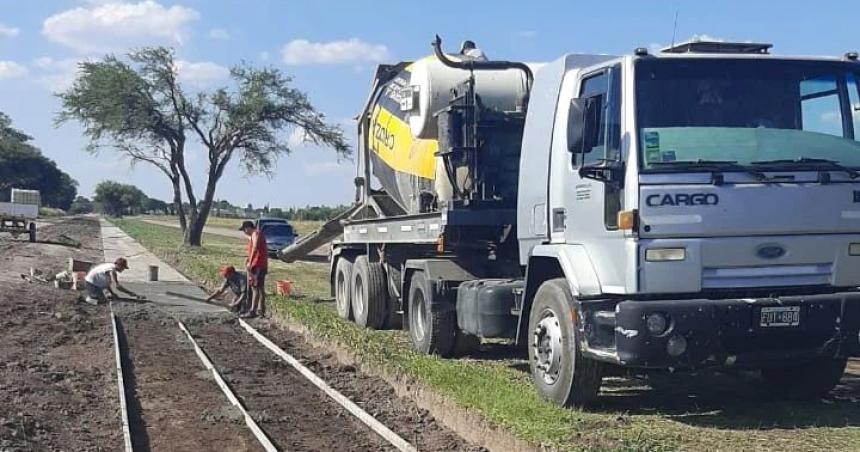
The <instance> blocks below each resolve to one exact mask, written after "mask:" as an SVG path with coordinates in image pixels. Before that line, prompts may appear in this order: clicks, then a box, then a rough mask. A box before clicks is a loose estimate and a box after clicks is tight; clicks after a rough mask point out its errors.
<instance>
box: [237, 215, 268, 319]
mask: <svg viewBox="0 0 860 452" xmlns="http://www.w3.org/2000/svg"><path fill="white" fill-rule="evenodd" d="M239 230H241V231H242V232H244V233H245V235H247V236H248V258H247V259H246V260H245V267H246V268H247V269H248V288H249V289H250V302H251V303H250V304H251V306H250V308H248V312H246V313H244V314H242V315H241V316H242V317H256V316H265V315H266V273H268V272H269V250H268V248H267V246H266V236H265V235H264V234H263V232H262V231H260V230H259V229H257V227H256V226H254V222H252V221H244V222H242V227H241V228H239Z"/></svg>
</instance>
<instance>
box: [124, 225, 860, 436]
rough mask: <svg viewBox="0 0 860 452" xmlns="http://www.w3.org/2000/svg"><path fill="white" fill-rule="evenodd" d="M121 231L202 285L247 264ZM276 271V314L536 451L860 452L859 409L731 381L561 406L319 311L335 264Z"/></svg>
mask: <svg viewBox="0 0 860 452" xmlns="http://www.w3.org/2000/svg"><path fill="white" fill-rule="evenodd" d="M116 224H117V225H118V226H119V227H121V228H122V229H124V230H125V231H126V232H128V233H129V234H130V235H131V236H133V237H134V238H136V239H137V240H139V241H140V242H141V243H142V244H143V245H144V246H146V247H147V248H149V249H150V250H152V251H153V252H155V253H156V254H158V255H160V256H161V257H162V258H164V259H166V260H168V261H169V262H171V263H173V264H174V265H177V266H178V268H179V269H180V270H182V271H184V272H186V274H188V275H189V276H190V277H191V278H193V279H196V280H199V281H207V282H210V283H211V282H212V281H213V279H214V278H215V272H216V270H217V268H218V267H219V266H220V265H221V264H222V263H225V262H230V263H233V264H234V265H235V264H242V262H243V259H244V255H243V250H244V248H243V242H242V241H241V240H237V239H231V238H225V237H220V236H214V235H206V236H205V237H204V246H203V247H202V248H200V249H188V248H183V247H182V246H181V237H180V236H179V231H178V230H176V229H171V228H167V227H160V226H155V225H151V224H147V223H144V222H141V221H137V220H116ZM271 273H272V275H273V276H274V277H273V278H271V280H272V281H274V280H275V279H289V280H292V281H294V283H295V286H296V287H297V288H298V290H299V292H300V293H301V295H302V297H300V299H298V300H297V299H290V300H287V299H284V298H283V297H272V301H273V306H272V309H273V311H274V312H275V313H276V315H279V316H281V315H282V316H287V317H289V318H290V319H291V320H293V321H297V322H300V323H301V324H303V325H305V326H306V327H307V328H308V329H309V330H311V331H312V332H313V333H314V334H315V335H317V336H319V337H321V338H323V339H324V340H327V341H330V342H332V343H336V344H338V345H340V346H343V347H348V348H349V349H351V350H352V351H353V353H354V354H355V355H356V357H357V358H358V359H359V360H361V361H362V362H365V363H369V364H372V365H374V366H375V367H377V368H381V369H383V370H385V371H386V372H389V373H390V374H393V375H397V376H405V377H407V378H410V379H413V380H415V381H418V382H420V383H423V384H424V385H426V386H428V387H430V388H432V389H433V390H434V391H436V392H437V393H439V394H442V395H444V396H446V397H448V398H449V399H450V400H452V401H454V402H456V403H457V404H459V405H460V406H462V407H465V408H467V409H470V410H474V411H475V412H477V413H480V414H481V415H482V416H483V417H484V419H486V420H487V421H488V422H489V423H490V424H492V425H494V426H497V427H501V428H504V429H506V430H508V431H509V432H511V433H512V434H513V435H515V436H517V437H519V438H521V439H523V440H526V441H529V442H531V443H533V444H535V445H539V446H542V447H545V448H549V449H559V450H630V451H634V450H655V451H656V450H711V451H717V450H860V428H858V426H860V404H858V403H857V402H855V401H850V400H845V398H842V399H838V400H836V401H833V402H830V403H822V402H809V403H790V402H779V401H775V400H773V399H761V398H758V399H756V397H755V395H754V394H755V392H754V391H751V389H750V388H749V387H748V386H749V385H739V386H738V385H737V383H735V381H736V379H730V378H728V377H722V378H714V379H702V378H696V379H694V378H691V377H688V376H685V375H678V376H671V377H670V378H668V379H667V381H668V382H669V383H668V386H667V388H659V389H657V390H652V389H649V388H642V384H640V383H636V381H631V380H628V379H622V378H611V379H608V381H607V382H606V383H605V384H604V388H603V390H604V393H605V394H606V395H605V396H604V397H602V399H603V401H602V402H601V405H600V406H598V407H597V408H596V409H594V410H592V411H584V410H573V409H562V408H558V407H556V406H553V405H551V404H548V403H546V402H544V401H541V400H540V399H539V398H538V397H537V396H536V394H535V391H534V389H533V388H532V386H531V384H530V382H529V378H528V375H527V374H526V373H525V372H523V371H521V370H517V369H515V368H513V366H512V365H511V362H510V361H507V360H495V361H494V360H492V359H484V360H444V359H438V358H436V357H432V356H424V355H419V354H416V353H414V352H413V351H412V350H411V349H410V348H409V346H408V341H407V339H406V338H405V335H404V334H403V333H402V332H392V331H371V330H367V329H364V328H360V327H358V326H356V325H354V324H352V323H348V322H344V321H343V320H341V319H340V318H338V317H337V315H336V314H335V312H334V310H333V309H331V308H330V307H329V306H327V305H323V304H320V303H318V301H320V300H321V299H327V298H328V267H327V264H319V263H316V264H314V263H294V264H283V263H273V264H272V269H271ZM688 379H689V380H690V381H696V382H698V383H697V384H699V385H700V386H703V388H699V389H700V391H699V392H697V393H696V394H697V395H696V397H694V398H690V397H688V395H687V392H683V391H681V392H680V395H679V394H678V390H677V387H678V386H682V387H683V386H684V385H686V383H687V380H688ZM732 385H735V386H732ZM855 391H856V390H855ZM751 394H752V395H751Z"/></svg>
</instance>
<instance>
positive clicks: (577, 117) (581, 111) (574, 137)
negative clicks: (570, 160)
mask: <svg viewBox="0 0 860 452" xmlns="http://www.w3.org/2000/svg"><path fill="white" fill-rule="evenodd" d="M586 104H587V99H581V98H578V97H577V98H575V99H571V101H570V107H569V109H568V113H567V150H568V151H570V152H582V145H583V141H584V140H585V110H586Z"/></svg>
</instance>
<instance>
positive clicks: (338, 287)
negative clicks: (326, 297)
mask: <svg viewBox="0 0 860 452" xmlns="http://www.w3.org/2000/svg"><path fill="white" fill-rule="evenodd" d="M352 265H353V264H352V261H351V260H350V259H349V258H348V257H346V256H340V258H338V260H337V266H336V267H335V270H334V305H335V308H336V309H337V315H339V316H340V318H342V319H346V320H352V319H353V316H352V308H351V307H350V299H351V298H352V297H351V293H350V292H351V291H350V290H349V288H350V284H352Z"/></svg>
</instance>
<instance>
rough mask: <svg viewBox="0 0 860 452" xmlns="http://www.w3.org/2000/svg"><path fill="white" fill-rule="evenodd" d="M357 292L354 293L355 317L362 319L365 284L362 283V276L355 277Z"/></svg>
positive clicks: (353, 307) (353, 306) (353, 308)
mask: <svg viewBox="0 0 860 452" xmlns="http://www.w3.org/2000/svg"><path fill="white" fill-rule="evenodd" d="M354 289H355V292H353V293H352V300H353V301H354V303H353V304H352V310H353V311H355V317H356V318H361V316H362V315H363V314H364V283H363V282H362V281H361V276H360V275H355V288H354Z"/></svg>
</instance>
